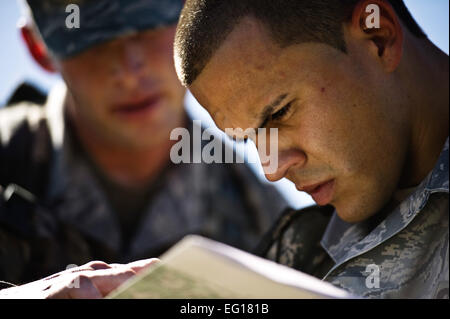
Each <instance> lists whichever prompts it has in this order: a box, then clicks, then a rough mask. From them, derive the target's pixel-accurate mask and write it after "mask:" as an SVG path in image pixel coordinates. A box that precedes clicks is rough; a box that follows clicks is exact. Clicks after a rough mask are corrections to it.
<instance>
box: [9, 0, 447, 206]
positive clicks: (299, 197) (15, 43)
mask: <svg viewBox="0 0 450 319" xmlns="http://www.w3.org/2000/svg"><path fill="white" fill-rule="evenodd" d="M405 3H406V5H407V6H408V8H409V10H410V11H411V13H412V14H413V16H414V17H415V19H416V20H417V21H418V23H419V24H420V26H421V27H422V28H423V29H424V31H425V32H426V33H427V35H428V37H429V38H430V39H431V40H432V41H433V42H434V43H435V44H436V45H437V46H438V47H439V48H441V49H442V50H443V51H444V52H446V53H447V54H448V52H449V1H448V0H405ZM19 16H20V11H19V6H18V4H17V1H16V0H1V3H0V40H1V44H2V48H1V50H0V71H1V73H0V74H1V77H0V105H2V104H4V103H5V100H6V99H7V98H8V96H9V95H10V94H11V91H12V90H13V89H14V88H15V87H16V86H17V84H18V83H20V82H21V81H23V80H25V79H28V80H30V81H32V82H34V83H35V84H36V85H39V86H40V87H41V88H42V89H43V90H45V91H46V90H48V89H49V88H50V87H51V85H52V84H53V83H54V82H55V81H56V80H57V78H58V77H57V76H52V75H49V74H48V73H46V72H44V71H42V70H41V69H40V68H39V67H38V66H36V64H35V63H34V62H33V61H32V60H31V58H30V56H29V55H28V53H27V52H26V51H25V49H24V46H23V44H22V42H21V39H20V36H19V32H18V30H17V28H16V25H17V21H18V19H19ZM187 104H188V107H187V108H188V111H189V112H190V113H191V114H193V116H194V117H195V118H198V119H201V120H202V121H204V122H205V123H208V124H209V125H213V123H212V121H211V119H210V117H209V116H208V114H207V113H206V112H205V111H204V110H203V109H202V108H201V107H200V106H199V105H198V104H197V103H196V102H195V100H194V99H193V98H192V97H190V96H188V97H187ZM249 154H250V155H249V157H250V158H255V157H256V153H255V150H254V149H252V150H250V152H249ZM253 168H254V169H255V171H256V172H257V174H258V175H259V176H260V177H261V179H262V180H264V178H263V177H262V174H261V169H260V167H259V166H258V165H253ZM276 185H277V187H279V189H280V190H281V192H282V193H283V194H284V195H285V196H286V198H287V199H288V200H289V202H290V203H291V205H292V206H294V207H296V208H299V207H302V206H304V205H306V204H309V203H311V199H310V197H309V196H307V195H304V194H300V193H299V192H297V190H296V189H295V187H294V186H293V185H292V183H290V182H288V181H286V180H283V181H281V182H278V183H277V184H276Z"/></svg>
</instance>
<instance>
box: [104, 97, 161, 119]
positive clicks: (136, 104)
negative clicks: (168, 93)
mask: <svg viewBox="0 0 450 319" xmlns="http://www.w3.org/2000/svg"><path fill="white" fill-rule="evenodd" d="M161 101H162V95H161V94H154V95H151V96H147V97H144V98H138V99H133V100H130V101H127V102H124V103H120V104H117V105H115V106H114V107H113V108H112V112H113V113H114V114H118V115H119V116H123V117H134V116H141V115H144V113H147V112H149V111H152V110H153V109H155V108H156V107H158V106H159V105H160V102H161Z"/></svg>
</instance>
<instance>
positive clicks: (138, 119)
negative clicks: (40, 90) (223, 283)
mask: <svg viewBox="0 0 450 319" xmlns="http://www.w3.org/2000/svg"><path fill="white" fill-rule="evenodd" d="M69 3H74V4H76V5H77V8H79V25H77V20H76V19H77V17H75V16H73V17H70V14H71V12H72V11H70V10H69V11H68V12H66V8H68V7H67V6H68V5H69ZM182 4H183V3H182V1H181V0H164V1H162V0H136V1H129V0H127V1H122V0H102V1H98V0H96V1H74V0H71V1H62V0H60V1H56V0H53V1H51V0H45V1H43V0H28V1H27V5H28V6H29V9H30V13H31V14H30V15H29V17H28V18H29V19H28V21H27V23H25V24H23V26H22V27H21V31H22V36H23V38H24V40H25V43H26V44H27V47H28V49H29V51H30V53H31V55H32V56H33V58H34V59H35V60H36V62H37V63H39V64H40V65H41V66H42V67H43V68H44V69H46V70H48V71H51V72H59V73H60V74H61V75H62V78H63V80H64V83H62V84H60V85H57V86H56V87H55V88H54V89H53V90H52V91H51V93H50V95H49V97H48V99H47V101H46V103H45V105H44V106H43V107H42V106H40V105H37V104H36V103H32V102H28V101H27V102H21V103H16V104H15V105H13V106H9V107H7V108H4V109H3V110H1V111H0V141H1V144H0V185H1V186H0V187H1V188H2V197H1V199H0V280H2V281H6V282H12V283H14V284H21V283H25V282H29V281H31V280H35V279H39V278H42V277H43V276H46V275H49V274H52V273H54V272H58V271H61V270H64V269H65V268H66V266H67V265H69V264H77V265H80V264H83V263H86V262H88V261H90V260H103V261H105V262H108V263H109V262H114V263H128V262H130V261H133V260H137V259H142V258H149V257H157V256H158V255H159V254H161V253H162V252H163V251H165V250H166V249H167V248H168V247H170V246H171V245H173V244H174V243H175V242H177V241H178V240H179V239H181V238H182V237H183V236H184V235H186V234H187V233H197V234H201V235H204V236H207V237H210V238H213V239H216V240H219V241H222V242H225V243H227V244H230V245H233V246H236V247H239V248H241V249H245V250H249V249H251V248H253V246H254V245H255V244H257V240H258V238H260V236H261V235H262V234H263V232H264V231H266V230H267V229H268V227H269V225H270V224H271V223H272V222H273V220H274V217H276V215H275V214H276V213H278V212H280V211H281V210H282V209H283V208H284V206H285V203H284V201H283V200H282V198H281V197H280V195H279V194H278V193H277V192H276V190H275V189H274V188H272V187H268V186H265V185H263V184H261V183H260V182H259V181H258V180H257V178H256V177H255V176H254V175H253V173H252V172H251V171H250V170H249V168H248V167H247V166H246V165H244V164H204V163H202V164H180V165H174V164H173V163H172V162H171V160H170V156H169V154H170V149H171V147H172V146H173V145H174V143H176V141H171V140H170V139H169V136H170V132H171V131H172V130H173V129H174V128H177V127H185V128H188V129H189V130H190V131H192V129H193V124H192V123H190V119H189V118H188V116H187V114H186V112H185V109H184V107H183V103H184V95H185V89H184V88H183V87H182V85H181V84H180V83H179V81H178V79H177V76H176V72H175V68H174V66H173V40H174V34H175V28H176V23H177V21H178V16H179V13H180V11H181V8H182ZM73 14H76V10H75V11H73ZM224 147H225V146H224ZM86 267H87V268H88V269H98V268H101V269H103V268H111V267H110V266H108V265H107V264H103V263H91V264H89V265H88V266H86ZM86 267H85V268H86ZM133 269H134V268H133ZM47 288H48V287H47ZM47 288H46V289H47Z"/></svg>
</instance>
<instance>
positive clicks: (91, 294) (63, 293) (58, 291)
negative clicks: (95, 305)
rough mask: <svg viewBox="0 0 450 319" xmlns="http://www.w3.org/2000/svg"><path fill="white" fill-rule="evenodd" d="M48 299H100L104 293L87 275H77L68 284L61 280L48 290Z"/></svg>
mask: <svg viewBox="0 0 450 319" xmlns="http://www.w3.org/2000/svg"><path fill="white" fill-rule="evenodd" d="M46 298H48V299H100V298H103V295H102V294H101V293H100V291H99V290H98V289H97V287H96V286H95V285H94V283H93V282H92V281H91V279H90V278H89V277H87V276H85V275H77V276H76V277H75V279H74V280H73V281H72V282H71V283H70V284H69V285H67V282H59V283H56V284H54V285H52V287H51V288H50V289H49V290H48V293H47V296H46Z"/></svg>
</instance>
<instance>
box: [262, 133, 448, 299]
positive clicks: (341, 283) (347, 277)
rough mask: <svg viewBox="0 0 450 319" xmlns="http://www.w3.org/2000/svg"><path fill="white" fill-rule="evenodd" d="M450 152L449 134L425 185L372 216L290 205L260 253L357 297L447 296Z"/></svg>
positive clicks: (265, 241) (330, 208)
mask: <svg viewBox="0 0 450 319" xmlns="http://www.w3.org/2000/svg"><path fill="white" fill-rule="evenodd" d="M448 152H449V141H448V139H447V141H446V143H445V146H444V148H443V150H442V152H441V155H440V157H439V160H438V161H437V163H436V165H435V167H434V169H433V170H432V171H431V172H430V173H429V175H428V176H427V177H426V178H425V179H424V180H423V181H422V183H421V184H420V185H419V186H417V187H416V188H414V189H412V190H409V191H407V193H408V194H407V195H406V196H405V194H403V196H402V194H400V198H399V200H398V201H397V202H396V203H395V204H396V205H395V204H394V205H393V206H391V208H387V209H385V210H384V211H383V212H380V213H379V214H377V215H376V216H374V217H373V218H370V219H369V220H367V221H364V222H361V223H356V224H349V223H345V222H344V221H342V220H341V219H339V217H338V216H337V214H336V213H335V211H334V209H333V208H332V207H331V206H328V207H317V206H316V207H314V206H313V207H309V208H307V209H304V210H301V211H293V210H288V211H287V212H286V213H284V214H283V215H282V216H281V217H280V219H279V220H278V222H277V223H276V224H275V226H274V227H273V229H272V230H271V231H270V232H269V234H268V235H267V236H266V237H265V238H264V240H263V242H262V243H261V245H260V247H259V248H258V252H257V253H258V254H260V255H263V256H265V257H267V258H269V259H271V260H274V261H276V262H279V263H282V264H285V265H288V266H290V267H293V268H296V269H298V270H301V271H304V272H307V273H310V274H312V275H314V276H317V277H319V278H321V279H323V280H325V281H329V282H331V283H332V284H334V285H336V286H338V287H340V288H343V289H346V290H348V291H349V292H350V293H352V294H354V295H357V296H362V297H367V298H448V297H449V291H448V290H449V279H448V277H449V269H448V263H449V253H448V246H449V234H448V228H449V224H448V215H449V213H448V209H449V207H448V199H449V196H448V181H449V177H448V175H449V168H448V165H449V162H448V160H449V158H448ZM396 195H398V194H396ZM396 195H394V198H395V197H396ZM394 202H395V200H394Z"/></svg>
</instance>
